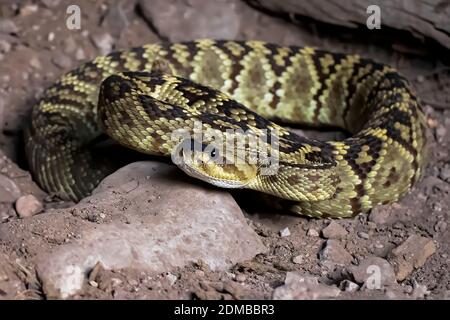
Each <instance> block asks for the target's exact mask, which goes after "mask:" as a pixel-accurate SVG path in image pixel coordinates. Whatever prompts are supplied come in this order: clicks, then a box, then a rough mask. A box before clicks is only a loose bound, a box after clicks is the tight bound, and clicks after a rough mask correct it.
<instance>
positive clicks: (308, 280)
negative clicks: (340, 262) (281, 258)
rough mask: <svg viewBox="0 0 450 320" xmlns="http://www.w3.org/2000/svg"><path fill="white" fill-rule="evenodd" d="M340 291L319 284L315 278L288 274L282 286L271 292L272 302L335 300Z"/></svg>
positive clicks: (295, 273) (292, 273)
mask: <svg viewBox="0 0 450 320" xmlns="http://www.w3.org/2000/svg"><path fill="white" fill-rule="evenodd" d="M339 293H340V290H339V289H338V288H337V287H335V286H327V285H324V284H320V283H319V281H318V280H317V278H316V277H313V276H309V275H302V274H300V273H297V272H288V273H287V274H286V279H285V280H284V285H282V286H279V287H277V288H276V289H275V290H274V292H273V299H274V300H316V299H329V298H336V297H337V296H338V295H339Z"/></svg>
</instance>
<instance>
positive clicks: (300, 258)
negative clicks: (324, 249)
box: [292, 255, 303, 264]
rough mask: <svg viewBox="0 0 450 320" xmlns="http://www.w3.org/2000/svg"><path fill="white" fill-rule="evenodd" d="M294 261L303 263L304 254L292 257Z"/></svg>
mask: <svg viewBox="0 0 450 320" xmlns="http://www.w3.org/2000/svg"><path fill="white" fill-rule="evenodd" d="M292 262H293V263H295V264H302V263H303V256H302V255H298V256H295V257H294V259H292Z"/></svg>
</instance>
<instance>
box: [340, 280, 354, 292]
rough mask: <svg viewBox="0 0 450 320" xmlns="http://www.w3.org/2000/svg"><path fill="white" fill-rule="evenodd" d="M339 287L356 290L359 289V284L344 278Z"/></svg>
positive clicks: (345, 289) (347, 290) (350, 290)
mask: <svg viewBox="0 0 450 320" xmlns="http://www.w3.org/2000/svg"><path fill="white" fill-rule="evenodd" d="M339 287H340V289H341V290H343V291H345V292H355V291H358V289H359V285H358V284H356V283H354V282H352V281H350V280H347V279H346V280H343V281H342V282H341V283H340V284H339Z"/></svg>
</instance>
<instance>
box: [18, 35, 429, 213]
mask: <svg viewBox="0 0 450 320" xmlns="http://www.w3.org/2000/svg"><path fill="white" fill-rule="evenodd" d="M272 121H273V122H272ZM195 123H200V129H201V130H213V132H214V133H216V134H218V135H222V136H223V137H226V138H227V139H228V138H236V139H237V140H242V139H244V140H245V138H248V137H250V136H251V137H256V138H257V139H260V140H261V141H262V137H264V138H267V137H268V136H269V135H271V134H273V133H277V137H278V144H277V145H276V146H277V148H273V147H271V145H269V144H268V142H267V140H266V142H267V143H266V144H264V143H261V144H260V145H261V146H262V147H259V146H260V145H258V147H254V146H255V145H254V144H251V143H247V142H245V143H244V144H243V145H242V146H241V149H240V150H241V151H243V152H244V157H249V158H250V157H251V155H254V154H255V152H256V151H255V150H256V149H255V148H266V149H270V150H269V151H270V154H271V155H272V156H273V157H274V159H276V160H277V163H278V164H277V167H276V168H277V170H276V172H275V173H273V174H264V175H263V174H260V171H261V170H262V168H265V167H264V164H263V163H262V162H263V160H261V163H259V162H258V161H259V160H257V161H256V162H254V163H246V162H245V161H244V162H242V163H237V162H236V163H229V162H226V163H224V162H220V161H213V160H217V158H218V157H220V158H222V160H223V159H224V158H227V157H228V155H227V154H225V153H224V154H222V153H220V152H221V151H220V150H219V149H216V147H217V145H216V147H214V149H213V150H214V151H213V152H211V150H208V151H207V149H208V148H205V147H204V146H205V145H208V144H211V143H214V140H212V138H211V137H209V138H208V137H205V138H204V140H203V141H197V140H195V139H194V141H191V144H195V143H199V144H200V145H201V146H202V147H201V148H200V149H198V148H197V149H195V148H194V149H195V150H194V156H192V154H191V156H192V157H191V158H189V157H186V159H187V160H186V163H185V164H184V165H180V167H181V168H182V169H183V170H184V171H185V172H186V173H188V174H190V175H192V176H194V177H197V178H200V179H202V180H204V181H207V182H209V183H211V184H214V185H218V186H221V187H238V188H249V189H254V190H258V191H261V192H264V193H267V194H270V195H274V196H276V197H277V198H280V199H283V200H282V201H285V204H286V205H288V206H289V209H290V210H292V211H293V212H296V213H299V214H303V215H308V216H314V217H351V216H354V215H356V214H359V213H364V212H367V211H369V210H370V209H371V208H373V207H374V206H375V205H377V204H387V203H391V202H393V201H396V200H398V198H399V197H400V196H402V195H404V194H405V193H406V192H407V191H408V190H409V189H410V188H411V187H412V185H413V184H414V183H415V182H416V181H417V180H418V179H419V178H420V176H421V174H422V172H423V169H424V165H425V163H426V161H425V151H424V148H425V143H426V139H425V136H426V135H425V133H426V132H425V130H426V127H425V122H424V115H423V113H422V111H421V107H420V104H419V102H418V100H417V98H416V97H415V95H414V93H413V92H412V89H411V88H410V85H409V84H408V82H407V80H406V79H405V78H404V77H402V76H401V75H400V74H399V73H398V72H397V71H396V70H395V69H394V68H392V67H389V66H386V65H383V64H379V63H376V62H374V61H372V60H368V59H363V58H361V57H360V56H358V55H348V54H339V53H331V52H327V51H322V50H317V49H314V48H311V47H295V46H289V47H288V46H278V45H274V44H270V43H266V42H262V41H215V40H207V39H204V40H197V41H192V42H182V43H161V44H148V45H144V46H141V47H137V48H133V49H130V50H125V51H118V52H113V53H111V54H109V55H106V56H100V57H97V58H96V59H94V60H93V61H91V62H87V63H85V64H83V65H82V66H80V67H79V68H77V69H75V70H73V71H71V72H69V73H67V74H65V75H64V76H62V77H61V78H60V79H59V80H58V81H57V82H56V83H55V84H54V85H52V86H51V87H49V88H48V89H47V90H46V91H45V92H44V94H43V96H42V97H41V99H40V100H39V102H38V103H37V104H36V105H35V106H34V108H33V111H32V115H31V121H30V125H29V127H28V128H27V130H26V135H25V139H26V154H27V158H28V161H29V165H30V169H31V172H32V174H33V176H34V178H35V179H36V180H37V182H38V183H39V185H40V186H41V187H42V188H44V189H45V190H47V191H48V192H52V193H56V194H58V195H59V196H60V197H62V198H64V199H72V200H75V201H78V200H80V199H81V198H83V197H85V196H87V195H89V194H90V192H91V191H92V190H93V189H94V188H95V187H96V185H97V184H98V183H99V182H100V181H101V180H102V179H103V178H104V177H105V176H106V175H108V174H110V173H111V172H112V171H113V170H114V166H113V165H112V164H111V163H113V162H114V161H113V160H114V159H113V158H114V157H115V156H105V155H103V156H102V154H101V153H100V154H98V153H95V152H94V151H93V150H92V148H91V145H92V141H95V139H96V138H97V137H99V136H101V135H102V134H104V133H106V134H107V135H109V136H110V137H111V138H113V139H114V140H116V141H117V142H118V143H119V144H121V145H123V146H126V147H128V148H130V149H134V150H137V151H140V152H142V153H146V154H152V155H161V156H169V155H171V154H173V152H179V151H174V150H178V149H176V148H179V145H180V144H179V142H175V141H172V139H171V133H173V131H174V130H177V129H180V128H183V130H185V131H186V132H188V133H191V134H193V133H195V132H196V129H195V127H194V126H195ZM280 124H306V125H312V126H317V127H320V126H334V127H340V128H343V129H345V130H347V131H348V132H349V133H350V134H351V135H350V137H349V138H346V139H344V140H342V141H328V142H325V141H317V140H312V139H307V138H304V137H300V136H298V135H296V134H295V133H293V132H291V131H289V130H287V129H285V128H284V127H282V126H281V125H280ZM197 129H198V128H197ZM230 130H231V131H230ZM233 130H234V132H237V133H233ZM258 141H259V140H258ZM177 143H178V144H177ZM216 150H217V152H216ZM217 153H219V155H217ZM180 155H181V157H185V154H184V150H182V151H181V153H180ZM189 159H191V160H189ZM227 160H229V159H227ZM266 160H267V159H266ZM266 165H267V163H266Z"/></svg>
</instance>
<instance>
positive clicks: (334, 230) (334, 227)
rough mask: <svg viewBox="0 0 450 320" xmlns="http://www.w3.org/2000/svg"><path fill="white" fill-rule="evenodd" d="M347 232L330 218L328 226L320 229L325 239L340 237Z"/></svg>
mask: <svg viewBox="0 0 450 320" xmlns="http://www.w3.org/2000/svg"><path fill="white" fill-rule="evenodd" d="M347 234H348V232H347V230H345V229H344V227H342V226H341V225H340V224H339V223H337V222H335V221H334V220H332V221H331V222H330V223H329V224H328V226H326V227H325V228H324V229H323V230H322V235H323V237H324V238H326V239H340V238H343V237H345V236H346V235H347Z"/></svg>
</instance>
